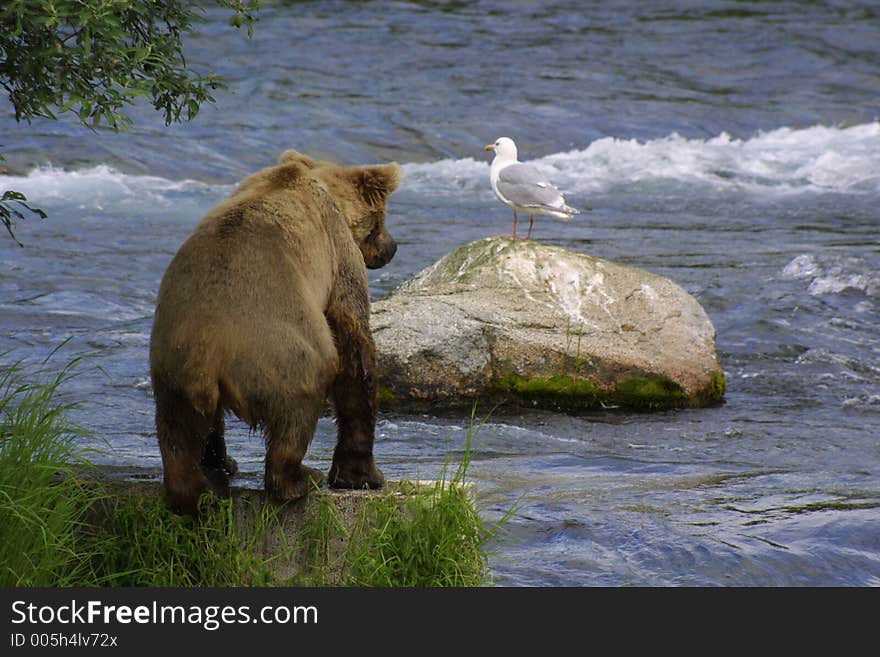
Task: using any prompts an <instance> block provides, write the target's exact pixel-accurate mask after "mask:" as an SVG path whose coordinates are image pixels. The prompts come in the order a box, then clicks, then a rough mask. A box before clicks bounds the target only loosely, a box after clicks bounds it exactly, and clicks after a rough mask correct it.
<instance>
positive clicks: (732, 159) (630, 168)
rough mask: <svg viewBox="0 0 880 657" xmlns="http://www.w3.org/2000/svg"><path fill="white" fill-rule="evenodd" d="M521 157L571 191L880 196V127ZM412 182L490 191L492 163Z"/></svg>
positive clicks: (429, 169)
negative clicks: (629, 188) (701, 189)
mask: <svg viewBox="0 0 880 657" xmlns="http://www.w3.org/2000/svg"><path fill="white" fill-rule="evenodd" d="M524 146H525V145H524V144H521V145H520V151H521V157H520V159H521V160H524V161H529V162H530V163H531V164H534V165H535V166H537V167H538V168H539V169H541V170H543V171H544V172H545V173H546V175H547V176H548V178H550V179H551V180H553V181H554V182H555V183H556V184H557V186H559V187H560V188H562V189H563V190H564V191H566V192H569V193H574V194H587V193H597V192H598V193H601V192H605V191H608V190H610V189H612V188H614V187H617V186H621V185H638V184H643V183H652V184H663V183H676V184H689V185H693V184H697V185H702V186H705V187H708V188H710V189H713V190H717V191H728V190H730V191H738V192H749V193H776V194H778V193H784V194H795V193H811V194H817V193H827V192H846V193H850V194H857V193H877V192H880V122H873V123H868V124H862V125H855V126H850V127H832V126H813V127H809V128H802V129H795V128H779V129H777V130H772V131H769V132H760V133H758V134H756V135H755V136H753V137H751V138H749V139H735V138H733V137H731V136H730V135H729V134H727V133H722V134H720V135H718V136H717V137H713V138H710V139H692V138H688V137H683V136H681V135H679V134H676V133H673V134H671V135H669V136H667V137H663V138H661V139H654V140H649V141H645V142H642V141H637V140H635V139H622V138H618V137H605V138H602V139H597V140H596V141H594V142H592V143H591V144H590V145H589V146H588V147H587V148H585V149H582V150H572V151H568V152H564V153H555V154H552V155H547V156H545V157H542V158H537V159H531V158H529V157H528V152H527V150H526V148H524ZM404 171H405V173H406V174H407V175H406V182H405V185H407V186H409V187H410V188H412V189H417V190H418V191H420V192H423V193H431V192H441V191H442V190H446V191H447V192H448V191H449V190H450V189H455V190H459V191H460V190H470V189H482V188H484V187H485V186H486V184H487V183H486V180H487V179H488V175H489V158H487V161H486V162H478V161H476V160H474V159H473V158H465V159H461V160H441V161H439V162H433V163H430V164H408V165H406V166H405V167H404Z"/></svg>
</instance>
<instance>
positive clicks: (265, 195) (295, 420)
mask: <svg viewBox="0 0 880 657" xmlns="http://www.w3.org/2000/svg"><path fill="white" fill-rule="evenodd" d="M399 180H400V168H399V167H398V165H397V164H394V163H392V164H389V165H384V166H373V167H350V168H343V167H340V166H337V165H335V164H332V163H329V162H318V161H315V160H313V159H311V158H309V157H306V156H305V155H302V154H300V153H298V152H296V151H294V150H290V151H286V152H285V153H284V154H283V155H282V156H281V159H280V162H279V164H278V165H277V166H275V167H271V168H268V169H264V170H262V171H259V172H257V173H255V174H253V175H252V176H250V177H248V178H246V179H245V180H244V181H243V182H242V183H241V185H240V186H239V187H238V189H236V190H235V192H234V193H233V194H232V195H231V196H230V197H229V198H228V199H226V200H225V201H224V202H223V203H221V204H220V205H218V206H217V207H215V208H214V209H212V210H210V211H209V212H208V213H207V215H205V217H204V218H203V219H202V220H201V222H200V223H199V224H198V225H197V226H196V227H195V229H194V230H193V232H192V234H191V235H190V236H189V238H188V239H187V240H186V241H185V242H184V244H183V245H182V246H181V247H180V250H179V251H178V252H177V254H176V255H175V256H174V259H173V260H172V261H171V264H170V265H169V266H168V269H167V271H166V272H165V275H164V277H163V279H162V284H161V286H160V288H159V295H158V300H157V304H156V314H155V319H154V322H153V331H152V336H151V340H150V375H151V378H152V383H153V391H154V394H155V401H156V432H157V434H158V438H159V447H160V449H161V452H162V464H163V468H164V484H165V492H166V496H167V499H168V502H169V504H170V505H171V507H172V508H173V509H175V510H177V511H178V512H182V513H195V512H196V510H197V506H198V500H199V497H200V495H201V494H202V493H204V492H208V491H213V492H214V493H216V494H219V495H226V494H228V489H229V478H230V477H231V476H232V475H233V474H234V473H235V471H236V469H237V468H236V464H235V461H234V460H233V459H231V458H229V457H228V456H227V454H226V444H225V441H224V437H223V431H224V416H225V414H226V412H227V411H231V412H232V413H234V414H235V415H237V416H238V417H239V418H241V419H242V420H244V421H245V422H246V423H247V424H249V425H250V426H251V427H252V428H253V429H259V430H261V431H262V432H263V435H264V438H265V443H266V462H265V485H266V490H267V491H268V493H269V494H270V495H271V496H272V497H273V498H274V499H276V500H279V501H282V500H290V499H296V498H298V497H301V496H303V495H305V494H306V493H307V492H308V490H309V488H310V486H312V483H313V482H315V483H318V482H320V481H321V480H322V479H323V475H322V473H320V472H319V471H317V470H313V469H311V468H307V467H305V466H303V465H302V460H303V456H304V455H305V453H306V449H307V448H308V445H309V443H310V442H311V439H312V436H313V434H314V432H315V425H316V423H317V421H318V417H319V415H320V414H321V412H322V410H323V409H324V406H325V404H326V401H327V397H328V394H329V396H330V397H331V398H332V401H333V405H334V407H335V410H336V419H337V428H338V436H337V444H336V449H335V452H334V454H333V463H332V466H331V468H330V472H329V475H328V479H329V483H330V485H331V486H334V487H339V488H364V487H370V488H378V487H380V486H381V485H382V484H383V481H384V480H383V476H382V473H381V471H380V470H379V469H378V468H377V467H376V464H375V462H374V460H373V441H374V431H375V423H376V353H375V346H374V344H373V339H372V336H371V334H370V327H369V303H370V299H369V289H368V287H367V275H366V270H365V269H364V265H366V266H367V267H370V268H376V267H382V266H383V265H385V264H386V263H387V262H388V261H389V260H391V258H392V257H393V256H394V252H395V250H396V248H397V245H396V243H395V242H394V240H393V239H392V238H391V236H390V235H389V234H388V232H387V231H386V230H385V205H386V199H387V198H388V195H389V194H390V193H391V192H392V191H394V189H395V188H396V187H397V185H398V183H399Z"/></svg>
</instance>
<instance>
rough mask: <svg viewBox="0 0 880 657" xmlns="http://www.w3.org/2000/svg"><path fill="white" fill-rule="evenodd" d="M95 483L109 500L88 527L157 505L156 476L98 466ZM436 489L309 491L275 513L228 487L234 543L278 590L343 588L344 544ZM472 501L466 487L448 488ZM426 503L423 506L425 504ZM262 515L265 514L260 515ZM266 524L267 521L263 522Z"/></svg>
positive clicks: (421, 484)
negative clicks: (117, 513)
mask: <svg viewBox="0 0 880 657" xmlns="http://www.w3.org/2000/svg"><path fill="white" fill-rule="evenodd" d="M96 476H97V480H98V481H100V482H101V483H102V484H104V485H105V486H106V490H107V492H108V493H109V496H108V498H107V500H106V501H104V502H99V503H98V504H97V505H96V508H95V509H94V510H93V513H90V514H89V520H88V521H89V523H93V524H95V525H97V526H101V525H104V526H106V524H107V523H109V522H110V519H111V518H112V514H113V513H114V509H115V508H116V506H115V504H116V503H118V502H120V501H124V500H125V499H126V498H142V499H143V500H145V501H148V500H160V499H161V498H162V495H163V490H162V484H161V476H162V472H161V470H160V469H158V468H154V469H147V468H136V467H124V466H123V467H119V466H98V467H97V473H96ZM450 485H452V484H450V483H449V482H438V481H388V482H386V484H385V487H384V488H382V489H380V490H375V491H371V490H337V489H330V488H328V487H326V486H325V487H322V488H320V489H316V490H315V491H313V492H312V493H310V494H309V495H307V496H306V497H304V498H302V499H299V500H296V501H293V502H288V503H285V504H283V505H277V504H274V503H271V502H269V501H268V500H267V497H266V494H265V491H264V490H262V489H255V488H248V487H241V486H233V487H232V488H231V491H230V493H231V495H230V496H231V498H232V500H233V513H234V527H235V532H236V534H237V536H238V537H239V538H240V539H241V540H242V542H243V543H244V544H246V545H248V546H250V549H251V550H253V552H254V554H256V555H258V556H259V557H260V558H262V559H265V561H266V567H267V569H268V571H269V573H270V575H271V576H272V578H273V579H274V580H275V581H277V582H278V583H281V584H283V583H288V582H291V581H297V582H302V581H303V580H304V579H305V581H306V582H309V583H311V579H312V578H314V579H316V580H317V581H316V582H315V583H316V584H321V585H333V584H336V583H339V582H341V581H342V580H343V578H344V576H345V574H346V569H347V566H348V563H347V560H346V556H347V551H348V548H349V546H350V545H351V543H352V542H353V541H355V540H357V539H359V538H361V537H363V536H365V535H366V534H367V532H369V531H370V529H371V528H373V527H376V526H377V525H379V524H380V523H385V522H387V521H388V517H389V515H390V514H401V515H402V516H403V517H405V516H406V514H407V513H408V511H407V504H406V501H407V500H412V499H414V498H416V497H417V496H418V495H419V494H427V495H429V496H430V495H431V494H433V492H434V491H436V490H437V489H438V487H439V488H440V489H441V490H442V487H445V486H450ZM456 485H457V486H459V487H460V488H464V490H465V491H466V492H467V494H468V497H469V498H470V499H471V500H473V498H474V493H475V488H474V486H473V484H456ZM427 499H430V497H428V498H427ZM264 511H265V512H266V513H264ZM267 518H268V519H269V520H268V521H267Z"/></svg>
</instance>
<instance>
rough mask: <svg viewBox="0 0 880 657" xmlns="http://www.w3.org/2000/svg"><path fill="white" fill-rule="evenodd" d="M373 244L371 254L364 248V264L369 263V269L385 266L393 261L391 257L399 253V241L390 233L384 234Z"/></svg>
mask: <svg viewBox="0 0 880 657" xmlns="http://www.w3.org/2000/svg"><path fill="white" fill-rule="evenodd" d="M371 246H372V248H371V249H369V251H370V253H369V254H368V253H367V252H366V250H364V264H366V265H367V268H368V269H379V268H380V267H384V266H385V265H387V264H388V263H389V262H391V258H393V257H394V254H395V253H397V242H395V241H394V238H393V237H391V236H390V235H386V236H384V237H383V238H382V239H381V240H376V241H375V242H374V243H373V244H372V245H371Z"/></svg>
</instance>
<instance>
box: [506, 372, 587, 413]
mask: <svg viewBox="0 0 880 657" xmlns="http://www.w3.org/2000/svg"><path fill="white" fill-rule="evenodd" d="M495 387H496V390H497V391H498V392H499V393H503V394H504V395H505V396H506V397H507V398H508V400H509V401H513V402H514V403H519V404H521V405H523V406H540V407H542V408H555V409H560V410H569V411H573V410H587V409H590V408H594V407H595V406H596V405H597V404H598V403H599V399H600V396H601V395H602V393H601V390H600V389H599V388H598V387H596V385H595V384H594V383H593V382H592V381H589V380H588V379H581V378H575V377H573V376H567V375H560V376H550V377H534V378H531V379H527V378H525V377H522V376H519V375H518V374H509V375H507V376H505V377H503V378H501V379H499V380H498V381H497V382H496V386H495Z"/></svg>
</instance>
